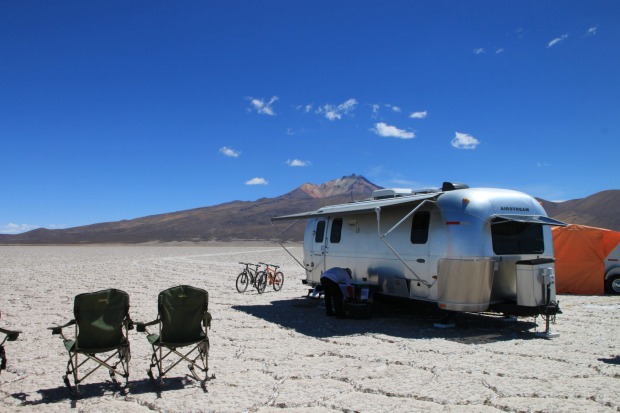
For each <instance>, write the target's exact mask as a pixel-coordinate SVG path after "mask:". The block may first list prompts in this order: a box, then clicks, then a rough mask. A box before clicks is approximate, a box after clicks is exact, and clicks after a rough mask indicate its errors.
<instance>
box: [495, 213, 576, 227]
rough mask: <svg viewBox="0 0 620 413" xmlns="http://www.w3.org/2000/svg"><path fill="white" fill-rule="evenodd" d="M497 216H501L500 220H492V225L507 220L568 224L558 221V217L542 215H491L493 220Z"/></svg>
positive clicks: (542, 223) (558, 224)
mask: <svg viewBox="0 0 620 413" xmlns="http://www.w3.org/2000/svg"><path fill="white" fill-rule="evenodd" d="M497 218H499V219H500V220H498V221H495V222H491V225H496V224H501V223H503V222H506V221H514V222H525V223H529V224H540V225H557V226H559V227H565V226H566V225H567V224H565V223H564V222H562V221H558V220H557V219H553V218H549V217H545V216H542V215H493V216H492V217H491V221H493V220H496V219H497ZM501 220H503V221H501Z"/></svg>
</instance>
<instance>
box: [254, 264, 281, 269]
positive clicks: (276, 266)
mask: <svg viewBox="0 0 620 413" xmlns="http://www.w3.org/2000/svg"><path fill="white" fill-rule="evenodd" d="M259 264H261V265H264V266H267V267H273V268H276V269H277V268H280V266H279V265H275V264H267V263H266V262H259Z"/></svg>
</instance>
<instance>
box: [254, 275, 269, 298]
mask: <svg viewBox="0 0 620 413" xmlns="http://www.w3.org/2000/svg"><path fill="white" fill-rule="evenodd" d="M265 287H267V273H266V272H265V271H261V272H259V273H258V274H256V291H258V293H259V294H262V293H263V292H265Z"/></svg>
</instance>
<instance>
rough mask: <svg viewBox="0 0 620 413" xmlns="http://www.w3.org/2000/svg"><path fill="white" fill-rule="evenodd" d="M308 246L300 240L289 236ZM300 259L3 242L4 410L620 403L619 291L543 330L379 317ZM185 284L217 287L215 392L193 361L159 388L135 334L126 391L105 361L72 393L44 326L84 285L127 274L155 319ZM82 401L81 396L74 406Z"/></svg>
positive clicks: (228, 251) (134, 308)
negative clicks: (264, 283) (340, 302)
mask: <svg viewBox="0 0 620 413" xmlns="http://www.w3.org/2000/svg"><path fill="white" fill-rule="evenodd" d="M291 252H292V253H293V255H295V256H296V257H298V258H301V255H302V250H301V248H300V246H294V247H293V248H292V249H291ZM239 261H266V262H272V263H275V264H279V265H281V266H282V269H283V271H284V273H285V276H286V281H285V284H284V287H283V289H282V291H280V292H274V291H273V290H267V291H266V292H265V293H264V294H262V295H259V294H257V293H256V292H255V291H251V290H248V291H247V292H246V293H244V294H239V293H238V292H237V291H236V290H235V287H234V283H235V278H236V276H237V274H238V273H239V271H240V269H241V266H240V265H239V264H238V262H239ZM302 278H303V270H302V268H301V267H300V266H299V265H298V264H297V263H296V262H295V261H294V260H293V259H292V258H291V257H290V256H289V255H288V254H287V253H286V252H285V251H284V250H282V249H281V248H280V247H279V246H278V245H274V244H264V245H259V244H249V245H248V244H245V245H232V244H230V245H229V244H224V245H210V244H207V245H203V246H67V247H65V246H46V247H21V246H20V247H0V283H1V284H0V289H1V293H0V308H1V309H2V320H0V326H2V327H5V328H14V329H19V330H22V331H23V333H22V334H21V335H20V337H19V339H18V340H17V341H15V342H9V343H6V345H5V348H6V350H7V355H8V357H9V365H8V369H7V370H6V371H4V372H2V374H1V375H0V411H7V412H9V411H10V412H28V411H46V412H55V411H80V412H102V411H117V412H140V411H145V412H146V411H157V412H189V411H191V412H246V411H247V412H267V411H280V410H285V411H292V412H302V411H347V412H387V411H389V412H411V411H428V412H485V413H486V412H489V413H491V412H500V411H501V412H619V411H620V357H619V355H620V349H619V344H618V341H619V340H620V297H612V296H597V297H592V296H587V297H583V296H560V297H559V299H560V304H561V306H562V309H563V311H564V314H562V315H560V316H558V319H557V324H555V325H553V331H554V332H557V333H560V337H558V338H555V339H552V340H546V339H540V338H535V334H534V333H535V332H536V331H542V330H543V327H544V326H543V324H542V321H541V320H540V319H538V320H535V319H533V318H522V319H519V321H518V322H517V323H505V322H502V321H501V319H500V318H499V317H492V316H487V315H484V316H481V315H467V314H461V315H458V316H457V317H456V319H455V322H456V327H455V328H454V329H451V330H443V329H437V328H435V327H434V326H433V324H434V322H435V321H437V317H438V314H437V311H434V310H432V309H425V308H421V307H418V306H406V307H400V306H395V305H394V304H381V305H377V307H376V309H375V314H374V316H373V317H372V318H371V319H368V320H336V319H333V318H326V317H325V316H324V307H323V306H322V302H320V301H319V300H313V299H308V298H302V296H303V295H305V294H306V292H307V290H306V288H305V287H304V286H303V285H302V284H301V279H302ZM179 284H189V285H193V286H196V287H201V288H205V289H206V290H208V291H209V294H210V311H211V313H212V315H213V324H212V329H211V330H210V334H209V336H210V339H211V353H210V357H209V360H210V365H211V371H212V373H214V374H215V375H216V378H215V379H214V380H212V381H209V382H208V383H207V385H206V391H205V390H204V389H203V388H202V387H201V386H200V384H199V383H198V382H195V381H194V380H192V379H190V378H189V377H188V376H187V373H188V372H189V371H188V370H187V368H186V366H185V364H181V365H179V366H177V367H176V368H175V369H174V370H173V371H172V372H171V374H170V379H168V380H167V385H166V387H165V388H164V389H163V390H162V391H156V390H155V388H154V387H153V386H152V385H151V383H150V382H149V380H148V378H147V375H146V370H147V368H148V364H149V357H150V346H149V345H148V343H147V341H146V338H145V336H144V334H141V333H137V332H136V331H135V330H133V331H131V332H130V342H131V350H132V360H131V364H130V366H131V377H130V390H129V392H128V393H127V394H126V395H121V394H120V393H119V392H118V390H117V389H116V388H115V387H114V386H113V385H112V384H111V382H110V378H109V376H108V374H107V372H105V371H98V372H96V373H95V374H94V375H93V376H91V377H89V378H88V379H87V380H86V381H85V383H84V384H83V385H82V392H83V395H82V397H81V398H80V399H79V400H72V399H71V398H70V397H69V395H68V392H67V390H66V388H65V387H64V384H63V381H62V378H61V377H62V375H63V374H64V372H65V366H66V362H67V360H68V357H67V354H66V351H65V349H64V346H63V344H62V341H61V340H59V338H58V336H52V335H51V334H50V332H49V330H47V327H49V326H52V325H60V324H64V323H65V322H67V321H69V320H70V319H71V318H72V308H73V307H72V305H73V298H74V296H75V295H76V294H79V293H83V292H91V291H97V290H100V289H105V288H111V287H114V288H120V289H122V290H125V291H126V292H127V293H129V295H130V300H131V317H132V318H133V319H134V320H136V321H150V320H152V319H154V318H155V317H156V311H157V309H156V300H157V295H158V293H159V292H160V291H161V290H163V289H166V288H168V287H172V286H175V285H179ZM72 409H74V410H72Z"/></svg>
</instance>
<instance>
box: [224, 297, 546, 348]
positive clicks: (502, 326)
mask: <svg viewBox="0 0 620 413" xmlns="http://www.w3.org/2000/svg"><path fill="white" fill-rule="evenodd" d="M232 308H233V309H235V310H238V311H243V312H245V313H247V314H250V315H252V316H254V317H257V318H262V319H264V320H266V321H268V322H270V323H275V324H278V325H280V326H282V327H284V328H288V329H292V330H295V331H297V332H298V333H300V334H304V335H306V336H311V337H316V338H327V337H333V336H342V335H355V334H385V335H388V336H393V337H401V338H411V339H416V338H420V339H423V338H445V339H447V340H452V341H457V342H461V343H466V344H467V343H471V344H481V343H487V342H495V341H505V340H514V339H519V340H523V339H531V338H535V331H533V329H535V327H537V324H536V323H535V322H533V321H532V320H533V318H531V317H530V318H528V319H518V320H517V321H506V319H505V318H504V317H501V316H497V315H491V314H481V313H460V312H459V313H455V312H448V311H443V310H440V309H439V308H438V307H437V305H436V304H429V303H418V302H411V303H409V302H396V303H393V302H384V301H381V302H375V303H374V304H373V307H372V317H371V318H368V319H351V318H347V319H335V318H333V317H326V316H325V307H324V302H323V300H319V299H313V298H307V297H301V298H294V299H287V300H277V301H272V302H271V303H270V304H267V305H236V306H233V307H232ZM442 322H443V323H452V324H454V327H453V328H438V327H436V326H435V324H436V323H442ZM543 327H544V326H543V323H542V321H541V325H540V326H538V328H539V330H543V329H544V328H543Z"/></svg>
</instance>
